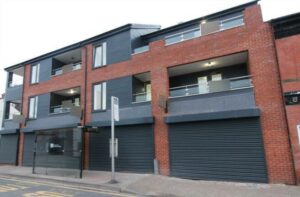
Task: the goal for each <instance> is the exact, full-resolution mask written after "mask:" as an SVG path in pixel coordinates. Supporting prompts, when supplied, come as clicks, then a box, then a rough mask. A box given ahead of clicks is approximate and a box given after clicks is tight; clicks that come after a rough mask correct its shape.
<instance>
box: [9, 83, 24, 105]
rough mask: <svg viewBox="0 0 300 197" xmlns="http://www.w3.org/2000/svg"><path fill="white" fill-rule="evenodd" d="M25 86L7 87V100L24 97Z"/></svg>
mask: <svg viewBox="0 0 300 197" xmlns="http://www.w3.org/2000/svg"><path fill="white" fill-rule="evenodd" d="M22 92H23V86H22V85H20V86H15V87H10V88H7V89H6V92H5V101H12V100H21V99H22Z"/></svg>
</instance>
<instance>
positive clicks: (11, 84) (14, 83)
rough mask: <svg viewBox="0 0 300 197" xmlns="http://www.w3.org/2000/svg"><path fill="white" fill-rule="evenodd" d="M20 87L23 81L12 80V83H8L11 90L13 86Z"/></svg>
mask: <svg viewBox="0 0 300 197" xmlns="http://www.w3.org/2000/svg"><path fill="white" fill-rule="evenodd" d="M20 85H23V79H20V80H13V81H9V82H8V87H9V88H12V87H15V86H20Z"/></svg>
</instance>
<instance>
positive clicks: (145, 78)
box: [132, 72, 151, 103]
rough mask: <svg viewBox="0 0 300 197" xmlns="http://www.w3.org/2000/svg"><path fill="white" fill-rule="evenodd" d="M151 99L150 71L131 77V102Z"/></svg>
mask: <svg viewBox="0 0 300 197" xmlns="http://www.w3.org/2000/svg"><path fill="white" fill-rule="evenodd" d="M149 101H151V82H150V73H149V72H147V73H141V74H137V75H134V76H133V78H132V103H141V102H149Z"/></svg>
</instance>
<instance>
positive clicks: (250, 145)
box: [169, 118, 268, 182]
mask: <svg viewBox="0 0 300 197" xmlns="http://www.w3.org/2000/svg"><path fill="white" fill-rule="evenodd" d="M169 140H170V157H171V158H170V159H171V175H172V176H176V177H182V178H189V179H201V180H226V181H245V182H267V181H268V180H267V171H266V167H265V166H266V165H265V158H264V147H263V140H262V132H261V129H260V124H259V120H258V119H257V118H245V119H231V120H218V121H205V122H189V123H177V124H170V125H169Z"/></svg>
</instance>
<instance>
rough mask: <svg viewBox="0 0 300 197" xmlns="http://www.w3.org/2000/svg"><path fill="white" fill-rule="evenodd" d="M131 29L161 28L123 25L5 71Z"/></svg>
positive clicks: (156, 26)
mask: <svg viewBox="0 0 300 197" xmlns="http://www.w3.org/2000/svg"><path fill="white" fill-rule="evenodd" d="M131 28H132V29H150V28H153V29H157V28H160V26H158V25H142V24H126V25H123V26H121V27H118V28H116V29H113V30H110V31H107V32H105V33H102V34H99V35H97V36H94V37H91V38H88V39H85V40H82V41H80V42H77V43H74V44H71V45H69V46H66V47H63V48H60V49H57V50H54V51H52V52H49V53H46V54H43V55H40V56H38V57H35V58H32V59H29V60H26V61H24V62H21V63H19V64H15V65H13V66H10V67H7V68H5V69H4V70H6V71H10V70H13V69H16V68H19V67H22V66H23V65H25V64H30V63H34V62H37V61H39V60H42V59H46V58H49V57H52V56H55V55H58V54H61V53H64V52H67V51H70V50H73V49H76V48H79V47H82V46H84V45H86V44H90V43H93V42H96V41H99V40H101V39H105V38H107V37H110V36H113V35H115V34H118V33H121V32H123V31H126V30H130V29H131Z"/></svg>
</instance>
